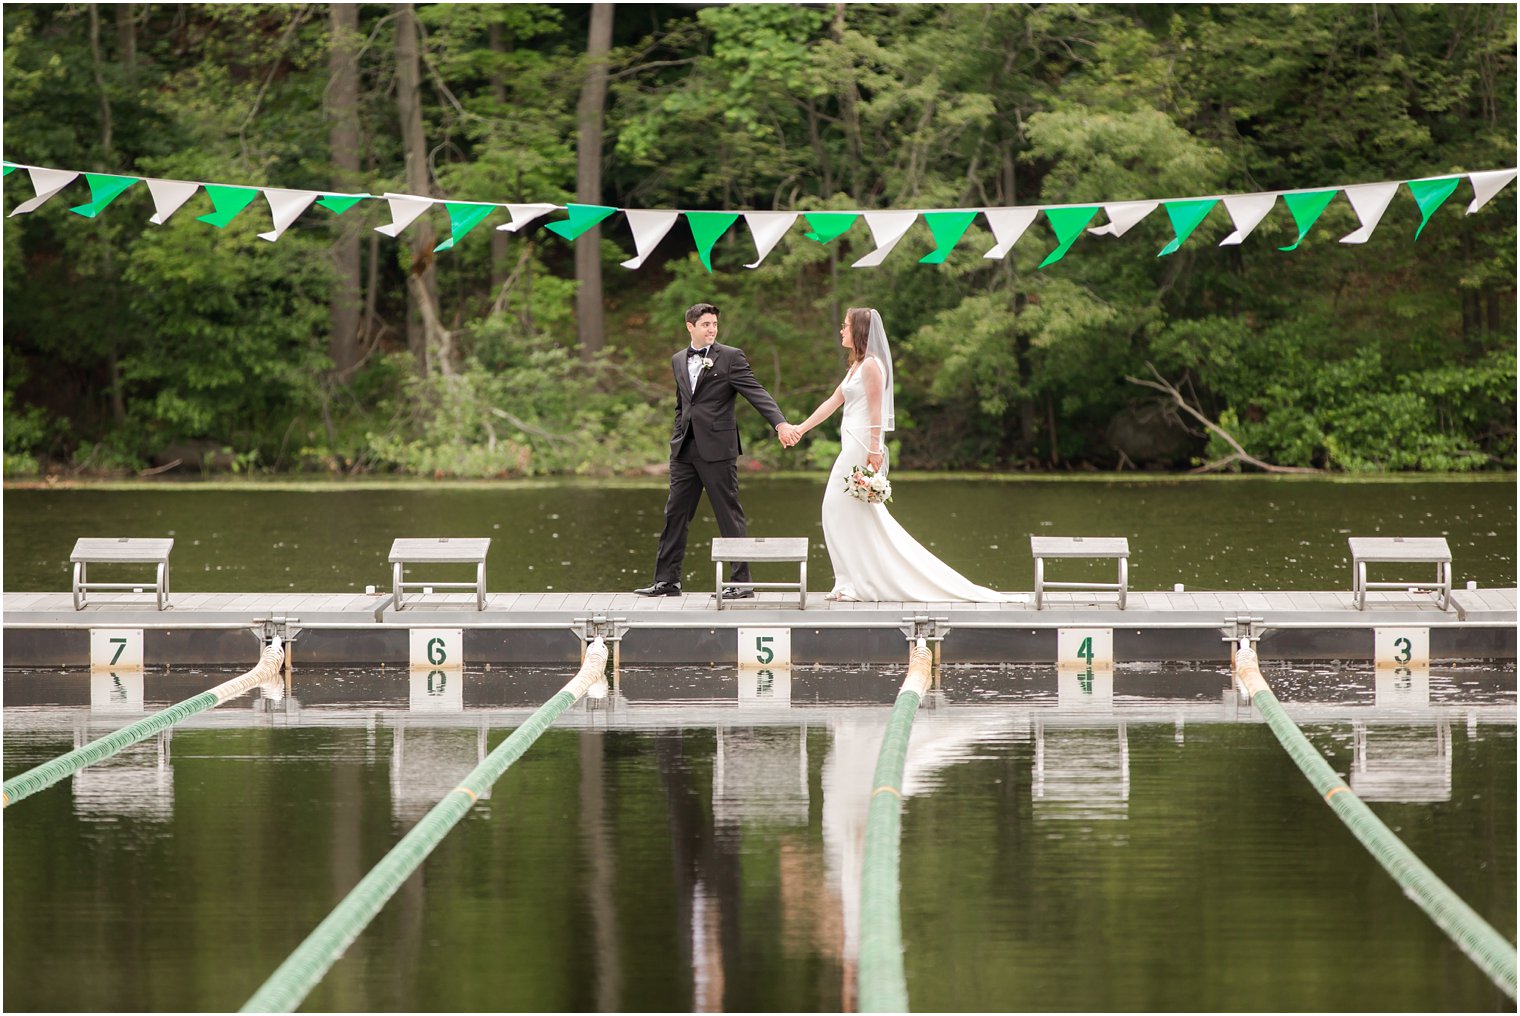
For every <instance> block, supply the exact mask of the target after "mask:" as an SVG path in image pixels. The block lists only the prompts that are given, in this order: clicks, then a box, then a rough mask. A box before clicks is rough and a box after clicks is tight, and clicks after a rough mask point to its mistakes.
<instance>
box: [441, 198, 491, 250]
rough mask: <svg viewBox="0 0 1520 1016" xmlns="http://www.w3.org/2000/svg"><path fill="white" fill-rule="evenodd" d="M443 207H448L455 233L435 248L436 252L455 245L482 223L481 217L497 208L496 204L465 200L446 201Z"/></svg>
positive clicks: (451, 227)
mask: <svg viewBox="0 0 1520 1016" xmlns="http://www.w3.org/2000/svg"><path fill="white" fill-rule="evenodd" d="M443 207H444V208H446V209H448V212H449V232H450V233H452V234H453V235H452V236H450V237H449V238H448V239H447V240H445V241H443V242H442V243H440V244H439V245H438V246H436V247H434V248H433V253H435V254H436V253H438V252H439V251H441V250H448V249H449V248H450V247H452V246H454V241H455V240H460V239H463V238H464V235H465V234H466V233H468V232H469V231H470V230H472V229H474V228H475V227H476V226H478V225H480V220H481V219H484V218H485V217H486V216H487V215H490V214H491V213H492V212H494V211H495V210H496V206H495V205H477V204H473V203H466V202H463V201H445V202H444V203H443Z"/></svg>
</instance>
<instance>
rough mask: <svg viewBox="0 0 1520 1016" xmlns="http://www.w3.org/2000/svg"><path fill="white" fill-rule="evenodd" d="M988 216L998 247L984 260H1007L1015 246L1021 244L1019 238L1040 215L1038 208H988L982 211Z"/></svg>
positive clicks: (985, 255) (988, 222) (988, 253)
mask: <svg viewBox="0 0 1520 1016" xmlns="http://www.w3.org/2000/svg"><path fill="white" fill-rule="evenodd" d="M982 214H983V215H985V216H987V224H988V225H989V226H991V227H992V235H993V236H994V237H996V238H997V246H996V247H994V248H992V249H991V250H990V251H988V252H987V253H985V254H983V255H982V257H984V258H1005V257H1007V256H1008V252H1009V251H1011V250H1013V245H1014V244H1016V243H1018V242H1019V237H1021V236H1023V235H1024V231H1025V230H1026V229H1028V228H1029V227H1030V225H1031V224H1032V223H1033V222H1034V220H1035V218H1036V217H1037V216H1038V215H1039V214H1040V210H1039V209H1038V208H987V209H984V210H983V211H982Z"/></svg>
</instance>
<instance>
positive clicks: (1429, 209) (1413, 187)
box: [1408, 176, 1462, 240]
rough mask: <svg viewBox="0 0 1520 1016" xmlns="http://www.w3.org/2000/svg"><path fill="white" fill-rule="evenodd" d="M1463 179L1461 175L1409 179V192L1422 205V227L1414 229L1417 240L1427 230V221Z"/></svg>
mask: <svg viewBox="0 0 1520 1016" xmlns="http://www.w3.org/2000/svg"><path fill="white" fill-rule="evenodd" d="M1461 180H1462V178H1461V177H1459V176H1442V177H1437V178H1435V179H1433V180H1410V181H1408V187H1409V193H1411V194H1413V195H1414V200H1415V203H1416V204H1417V205H1419V206H1420V228H1419V229H1417V230H1415V231H1414V238H1415V239H1416V240H1418V239H1419V238H1420V234H1421V233H1423V232H1424V231H1425V223H1427V222H1429V221H1430V217H1431V216H1432V215H1434V214H1435V213H1436V209H1437V208H1440V207H1441V205H1443V204H1445V202H1446V199H1447V198H1449V197H1451V194H1452V191H1454V190H1456V189H1457V184H1458V183H1460V182H1461Z"/></svg>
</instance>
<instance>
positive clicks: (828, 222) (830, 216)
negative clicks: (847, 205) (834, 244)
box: [802, 212, 860, 243]
mask: <svg viewBox="0 0 1520 1016" xmlns="http://www.w3.org/2000/svg"><path fill="white" fill-rule="evenodd" d="M802 217H803V218H804V219H807V223H808V225H809V226H812V227H813V231H812V232H811V233H803V234H802V235H803V236H805V237H807V238H808V239H809V240H817V241H818V242H819V243H828V242H829V241H830V240H834V239H837V238H839V237H841V236H843V235H844V234H845V232H846V231H847V230H848V229H849V228H850V227H851V226H853V225H855V220H856V219H858V218H860V215H859V214H858V213H856V212H803V213H802Z"/></svg>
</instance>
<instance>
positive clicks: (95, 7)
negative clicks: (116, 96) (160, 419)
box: [89, 4, 127, 427]
mask: <svg viewBox="0 0 1520 1016" xmlns="http://www.w3.org/2000/svg"><path fill="white" fill-rule="evenodd" d="M99 8H100V5H99V4H90V5H89V9H90V58H91V62H92V63H93V66H94V71H95V86H96V88H98V89H99V91H100V151H101V159H102V162H103V164H102V165H100V166H99V167H98V168H99V169H101V170H102V171H103V172H107V173H110V172H114V171H115V169H116V167H115V166H114V165H113V163H114V162H115V158H116V156H115V154H114V153H113V151H112V149H111V95H110V93H109V92H108V91H107V90H106V79H105V74H104V73H103V70H102V68H103V67H104V66H105V58H104V56H103V55H102V53H101V49H100V10H99ZM94 227H95V236H96V239H97V240H98V241H99V243H100V270H101V279H102V281H103V282H104V283H105V286H104V289H105V292H106V301H107V305H108V318H109V319H110V320H113V321H114V320H116V306H115V305H116V298H115V293H116V286H115V282H116V259H115V257H114V252H113V250H112V247H111V234H110V233H109V232H108V231H107V228H106V222H105V219H104V218H102V217H99V216H97V217H96V218H95V221H94ZM117 342H118V339H117V336H116V335H112V336H111V337H110V338H109V339H108V340H107V343H106V378H107V381H108V385H109V388H110V395H111V419H112V420H113V421H114V422H115V423H116V425H117V426H118V427H119V426H122V425H124V424H125V423H126V422H127V400H126V395H125V393H124V392H123V391H122V383H121V365H120V362H119V360H118V358H117Z"/></svg>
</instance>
